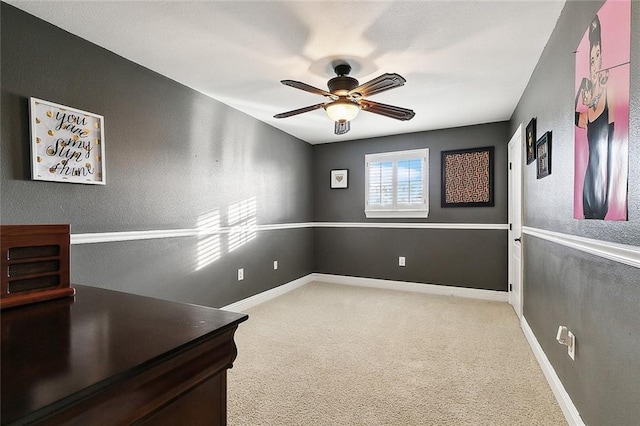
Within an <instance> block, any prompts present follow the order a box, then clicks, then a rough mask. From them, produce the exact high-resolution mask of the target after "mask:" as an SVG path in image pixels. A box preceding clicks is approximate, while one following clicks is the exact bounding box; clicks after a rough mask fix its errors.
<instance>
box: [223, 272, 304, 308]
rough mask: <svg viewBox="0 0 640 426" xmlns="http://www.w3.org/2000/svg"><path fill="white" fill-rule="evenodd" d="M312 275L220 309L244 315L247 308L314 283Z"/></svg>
mask: <svg viewBox="0 0 640 426" xmlns="http://www.w3.org/2000/svg"><path fill="white" fill-rule="evenodd" d="M313 275H314V274H309V275H305V276H304V277H301V278H298V279H297V280H293V281H290V282H288V283H286V284H282V285H279V286H278V287H275V288H272V289H270V290H266V291H263V292H262V293H258V294H256V295H254V296H251V297H247V298H246V299H242V300H239V301H237V302H234V303H232V304H230V305H227V306H223V307H222V308H220V309H224V310H225V311H232V312H243V313H244V311H245V310H247V309H249V308H253V307H254V306H257V305H259V304H261V303H264V302H267V301H269V300H271V299H275V298H276V297H278V296H282V295H283V294H285V293H288V292H290V291H291V290H295V289H296V288H298V287H302V286H303V285H305V284H309V283H310V282H312V281H314V277H313Z"/></svg>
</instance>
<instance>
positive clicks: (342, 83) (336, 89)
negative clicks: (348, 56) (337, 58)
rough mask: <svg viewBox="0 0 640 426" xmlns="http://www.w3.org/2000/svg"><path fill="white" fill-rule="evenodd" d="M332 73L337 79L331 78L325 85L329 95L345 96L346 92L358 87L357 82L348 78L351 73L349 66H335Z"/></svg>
mask: <svg viewBox="0 0 640 426" xmlns="http://www.w3.org/2000/svg"><path fill="white" fill-rule="evenodd" d="M334 71H335V73H336V75H337V77H333V78H332V79H331V80H329V82H328V83H327V86H328V87H329V91H330V92H331V93H333V94H335V95H339V96H346V94H347V92H348V91H350V90H352V89H355V88H356V87H358V84H359V83H358V80H356V79H355V78H353V77H349V76H348V74H349V73H350V72H351V66H349V64H340V65H336V67H335V68H334Z"/></svg>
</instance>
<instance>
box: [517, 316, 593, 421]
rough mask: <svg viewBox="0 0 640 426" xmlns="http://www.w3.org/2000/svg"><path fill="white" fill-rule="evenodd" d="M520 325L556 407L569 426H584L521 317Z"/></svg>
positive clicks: (536, 340)
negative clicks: (553, 397)
mask: <svg viewBox="0 0 640 426" xmlns="http://www.w3.org/2000/svg"><path fill="white" fill-rule="evenodd" d="M520 324H521V326H522V331H523V332H524V335H525V337H526V338H527V341H528V342H529V346H531V350H532V351H533V354H534V355H535V356H536V359H537V360H538V364H540V367H541V368H542V372H543V373H544V375H545V377H546V378H547V381H548V382H549V386H551V390H552V391H553V394H554V395H555V397H556V400H557V401H558V405H560V409H562V413H563V414H564V417H565V418H566V419H567V422H568V423H569V425H570V426H584V422H583V421H582V418H581V417H580V413H579V412H578V409H577V408H576V406H575V405H573V401H571V397H569V394H568V393H567V391H566V389H565V388H564V386H563V385H562V382H561V381H560V378H559V377H558V375H557V374H556V371H555V370H554V369H553V366H552V365H551V363H550V362H549V359H548V358H547V355H545V353H544V351H543V350H542V346H540V343H539V342H538V339H536V336H535V334H533V330H531V327H529V323H528V322H527V320H526V319H525V318H524V317H522V320H521V321H520Z"/></svg>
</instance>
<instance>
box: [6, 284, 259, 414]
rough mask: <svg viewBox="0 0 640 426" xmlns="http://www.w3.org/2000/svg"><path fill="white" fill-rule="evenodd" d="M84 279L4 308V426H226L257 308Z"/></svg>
mask: <svg viewBox="0 0 640 426" xmlns="http://www.w3.org/2000/svg"><path fill="white" fill-rule="evenodd" d="M74 287H75V288H76V291H77V294H76V296H75V297H67V298H63V299H57V300H52V301H47V302H40V303H35V304H32V305H27V306H21V307H16V308H11V309H6V310H3V311H2V313H1V314H0V319H1V322H2V335H1V336H2V354H1V356H2V358H1V363H2V365H1V368H2V370H1V375H2V377H1V380H2V381H1V382H0V386H1V391H0V394H1V398H2V401H1V404H2V405H1V413H0V421H1V423H2V424H3V425H4V424H16V425H17V424H34V423H35V424H39V423H40V424H73V425H97V424H100V425H125V424H132V423H136V424H142V425H156V424H158V425H160V424H161V425H190V426H192V425H224V424H226V411H227V409H226V408H227V400H226V398H227V396H226V391H227V369H228V368H231V366H232V364H233V361H234V359H235V358H236V354H237V350H236V345H235V343H234V340H233V336H234V333H235V331H236V329H237V327H238V324H239V323H241V322H243V321H245V320H246V319H247V318H248V317H247V315H245V314H238V313H234V312H226V311H221V310H218V309H213V308H207V307H202V306H196V305H188V304H182V303H174V302H167V301H163V300H158V299H153V298H149V297H143V296H136V295H132V294H127V293H120V292H116V291H110V290H103V289H99V288H93V287H86V286H80V285H77V286H76V285H74Z"/></svg>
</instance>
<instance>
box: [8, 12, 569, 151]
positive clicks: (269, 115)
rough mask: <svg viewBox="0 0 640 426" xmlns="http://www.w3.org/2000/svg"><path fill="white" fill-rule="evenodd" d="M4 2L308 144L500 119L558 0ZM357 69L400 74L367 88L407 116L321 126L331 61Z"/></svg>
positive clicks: (356, 73) (514, 98)
mask: <svg viewBox="0 0 640 426" xmlns="http://www.w3.org/2000/svg"><path fill="white" fill-rule="evenodd" d="M7 2H8V3H10V4H12V5H14V6H16V7H18V8H20V9H22V10H24V11H26V12H28V13H31V14H33V15H35V16H37V17H39V18H42V19H44V20H46V21H49V22H51V23H53V24H54V25H57V26H59V27H61V28H63V29H65V30H67V31H69V32H71V33H74V34H76V35H78V36H80V37H82V38H85V39H87V40H89V41H91V42H93V43H96V44H98V45H100V46H103V47H105V48H106V49H108V50H110V51H112V52H115V53H117V54H119V55H121V56H123V57H125V58H127V59H129V60H131V61H133V62H136V63H138V64H141V65H143V66H145V67H147V68H150V69H152V70H154V71H157V72H158V73H160V74H163V75H165V76H167V77H169V78H171V79H173V80H176V81H178V82H180V83H182V84H184V85H186V86H189V87H191V88H193V89H195V90H198V91H200V92H202V93H204V94H206V95H209V96H211V97H212V98H214V99H217V100H219V101H221V102H223V103H225V104H227V105H230V106H231V107H233V108H236V109H238V110H240V111H242V112H245V113H246V114H249V115H250V116H252V117H255V118H257V119H258V120H260V121H263V122H265V123H268V124H270V125H272V126H274V127H277V128H278V129H281V130H283V131H285V132H287V133H289V134H291V135H293V136H296V137H298V138H300V139H302V140H304V141H307V142H309V143H311V144H317V143H326V142H337V141H343V140H351V139H361V138H366V137H374V136H384V135H391V134H399V133H409V132H417V131H424V130H433V129H441V128H448V127H458V126H464V125H471V124H480V123H487V122H493V121H501V120H508V119H509V118H510V117H511V114H512V113H513V110H514V108H515V106H516V104H517V102H518V100H519V98H520V96H521V95H522V93H523V91H524V89H525V86H526V84H527V82H528V80H529V77H530V76H531V73H532V72H533V69H534V67H535V65H536V63H537V62H538V58H539V57H540V54H541V53H542V50H543V48H544V46H545V44H546V42H547V40H548V39H549V36H550V34H551V31H552V30H553V28H554V26H555V24H556V21H557V19H558V16H559V15H560V12H561V10H562V8H563V6H564V2H565V1H564V0H549V1H544V0H531V1H524V0H517V1H506V0H503V1H487V0H480V1H456V0H447V1H411V2H410V1H388V0H387V1H337V2H334V1H292V2H285V1H253V2H247V1H179V0H173V1H149V0H147V1H109V0H102V1H77V0H76V1H33V0H30V1H16V0H8V1H7ZM337 59H344V60H347V62H349V63H350V64H351V65H352V68H353V70H352V72H351V76H352V77H355V78H357V79H358V80H359V81H360V83H364V82H366V81H368V80H370V79H372V78H374V77H377V76H378V75H380V74H383V73H387V72H395V73H398V74H400V75H402V76H403V77H404V78H405V79H406V80H407V83H406V84H405V85H404V86H403V87H400V88H396V89H393V90H389V91H386V92H384V93H381V94H378V95H374V96H372V97H371V100H374V101H376V102H382V103H386V104H392V105H398V106H402V107H405V108H410V109H413V110H414V111H415V112H416V116H415V117H414V118H413V119H412V120H411V121H397V120H394V119H391V118H387V117H384V116H381V115H376V114H372V113H368V112H361V113H360V114H359V115H358V117H356V119H355V120H354V121H353V122H352V123H351V131H350V132H349V133H347V134H346V135H342V136H336V135H334V134H333V131H334V126H333V122H331V121H330V119H329V118H328V117H327V116H326V114H325V112H324V111H323V110H322V109H319V110H315V111H312V112H308V113H305V114H301V115H297V116H294V117H289V118H284V119H279V120H278V119H275V118H273V115H274V114H277V113H280V112H285V111H289V110H293V109H297V108H301V107H305V106H309V105H314V104H317V103H321V102H323V101H325V100H326V98H324V97H321V96H318V95H315V94H311V93H308V92H304V91H301V90H297V89H294V88H291V87H286V86H284V85H282V84H280V82H279V81H280V80H283V79H291V80H298V81H302V82H305V83H307V84H310V85H312V86H315V87H318V88H321V89H323V90H327V86H326V82H327V80H328V79H329V78H331V77H334V76H335V74H333V70H332V67H331V62H332V61H334V60H337Z"/></svg>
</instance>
